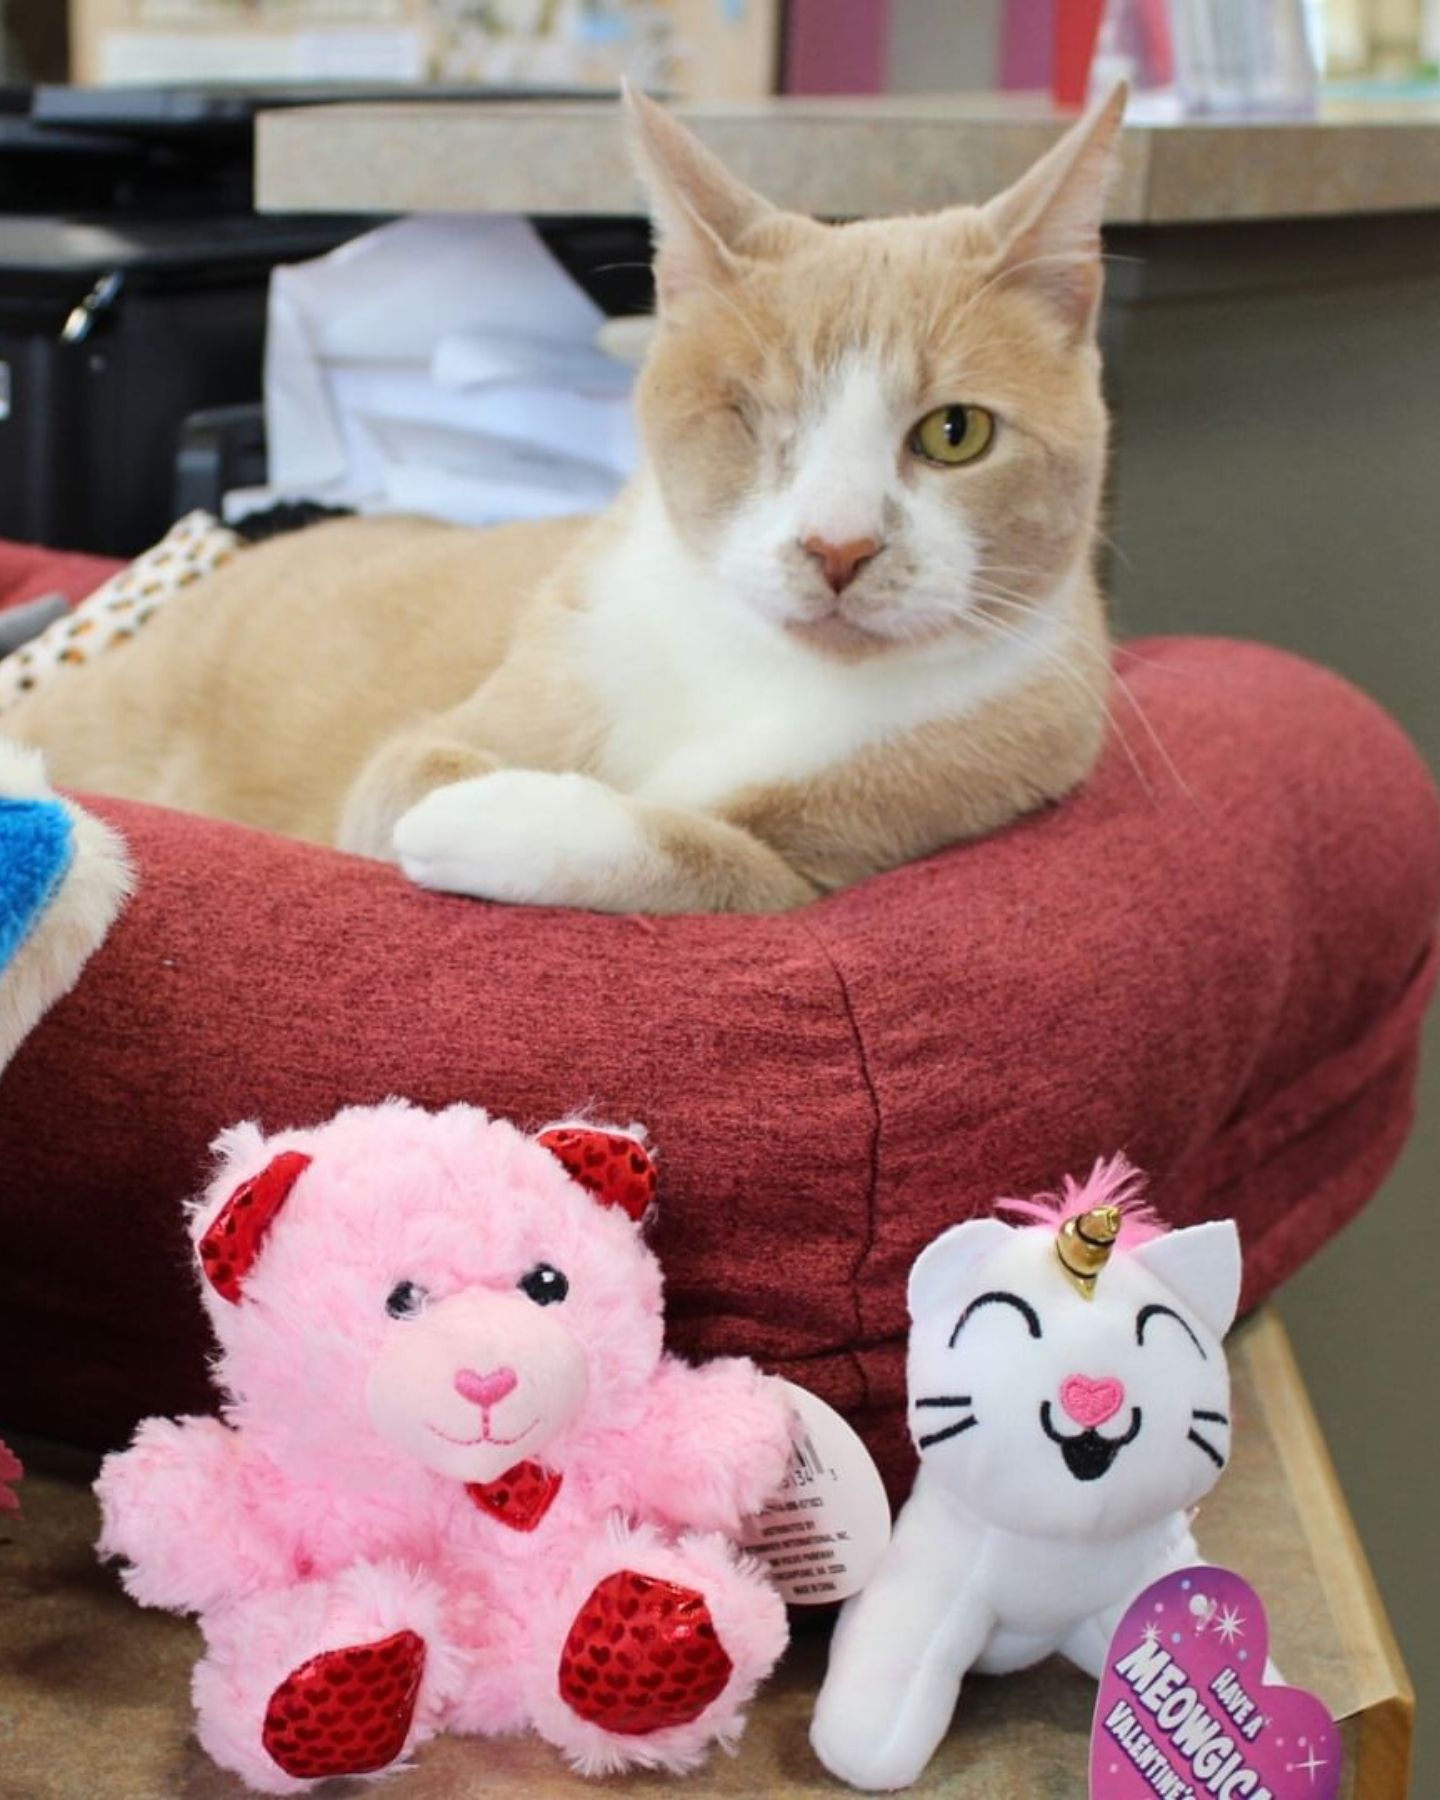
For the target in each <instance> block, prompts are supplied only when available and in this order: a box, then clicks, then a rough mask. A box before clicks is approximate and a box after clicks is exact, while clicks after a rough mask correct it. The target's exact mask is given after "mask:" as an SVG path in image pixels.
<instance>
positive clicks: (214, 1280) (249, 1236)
mask: <svg viewBox="0 0 1440 1800" xmlns="http://www.w3.org/2000/svg"><path fill="white" fill-rule="evenodd" d="M311 1160H312V1159H311V1158H310V1157H308V1156H306V1155H305V1154H304V1153H303V1152H302V1151H299V1150H285V1151H282V1152H281V1154H280V1155H279V1156H277V1157H276V1158H275V1159H274V1160H273V1161H272V1162H268V1163H267V1164H266V1165H265V1167H264V1168H263V1169H262V1170H261V1171H260V1173H259V1174H258V1175H252V1176H251V1177H250V1179H249V1180H248V1181H244V1182H241V1184H240V1186H239V1187H238V1188H236V1190H235V1192H234V1193H233V1194H232V1195H231V1196H230V1198H229V1199H228V1200H227V1201H226V1202H225V1204H224V1205H223V1206H222V1207H221V1208H220V1210H219V1212H218V1213H216V1215H215V1217H214V1218H213V1219H212V1220H211V1222H210V1225H209V1228H208V1229H207V1230H206V1232H205V1235H204V1237H202V1238H201V1240H200V1243H199V1246H198V1248H199V1252H200V1267H201V1268H202V1269H203V1270H204V1271H205V1279H206V1280H207V1281H208V1282H209V1283H210V1285H211V1287H213V1288H214V1290H215V1292H216V1293H217V1294H219V1295H221V1296H222V1297H223V1298H224V1299H226V1300H228V1301H230V1303H231V1304H232V1305H234V1306H238V1305H239V1304H240V1289H241V1286H242V1284H243V1282H244V1280H245V1277H246V1276H247V1275H248V1274H249V1273H250V1270H251V1269H252V1268H253V1266H254V1263H255V1258H256V1257H257V1256H258V1255H259V1254H260V1246H261V1244H263V1243H264V1241H265V1233H266V1232H267V1231H269V1229H270V1226H271V1224H272V1223H273V1222H274V1218H275V1215H276V1213H278V1212H279V1210H280V1208H281V1207H282V1206H283V1205H284V1204H285V1202H286V1200H288V1199H289V1197H290V1190H291V1188H293V1187H294V1185H295V1183H296V1182H297V1181H298V1180H299V1179H300V1177H301V1176H302V1175H303V1174H304V1173H305V1171H306V1169H308V1168H309V1167H310V1163H311Z"/></svg>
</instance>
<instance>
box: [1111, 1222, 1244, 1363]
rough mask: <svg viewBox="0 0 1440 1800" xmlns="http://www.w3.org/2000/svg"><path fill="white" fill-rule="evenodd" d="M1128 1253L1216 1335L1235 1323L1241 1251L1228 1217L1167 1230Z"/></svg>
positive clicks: (1221, 1334) (1235, 1232) (1222, 1333)
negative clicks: (1180, 1228)
mask: <svg viewBox="0 0 1440 1800" xmlns="http://www.w3.org/2000/svg"><path fill="white" fill-rule="evenodd" d="M1129 1254H1130V1260H1131V1261H1132V1262H1134V1263H1138V1264H1139V1265H1140V1267H1141V1268H1143V1269H1144V1270H1145V1271H1146V1272H1147V1273H1148V1274H1150V1275H1153V1276H1154V1277H1155V1279H1156V1281H1158V1282H1160V1283H1161V1285H1162V1286H1164V1287H1167V1288H1168V1289H1169V1290H1170V1292H1171V1293H1172V1294H1174V1296H1175V1297H1176V1299H1177V1300H1179V1301H1180V1303H1181V1304H1182V1305H1183V1306H1188V1307H1189V1309H1190V1311H1191V1312H1192V1313H1194V1315H1195V1316H1196V1318H1197V1319H1199V1320H1200V1321H1201V1323H1202V1324H1204V1325H1208V1326H1209V1328H1210V1330H1211V1331H1212V1332H1214V1334H1215V1336H1216V1337H1217V1338H1223V1337H1224V1335H1225V1333H1226V1332H1227V1331H1228V1330H1229V1329H1230V1327H1231V1326H1232V1325H1233V1324H1234V1322H1235V1313H1236V1310H1237V1309H1238V1307H1239V1305H1240V1276H1241V1255H1240V1233H1239V1232H1238V1231H1237V1230H1236V1228H1235V1223H1234V1221H1233V1220H1231V1219H1217V1220H1215V1221H1214V1222H1213V1223H1211V1224H1209V1225H1191V1226H1188V1227H1187V1228H1186V1229H1185V1230H1184V1231H1167V1232H1165V1233H1164V1234H1163V1235H1162V1236H1161V1237H1155V1238H1150V1239H1149V1240H1148V1241H1147V1242H1146V1243H1143V1244H1139V1245H1137V1246H1136V1248H1135V1249H1134V1250H1132V1251H1131V1252H1130V1253H1129Z"/></svg>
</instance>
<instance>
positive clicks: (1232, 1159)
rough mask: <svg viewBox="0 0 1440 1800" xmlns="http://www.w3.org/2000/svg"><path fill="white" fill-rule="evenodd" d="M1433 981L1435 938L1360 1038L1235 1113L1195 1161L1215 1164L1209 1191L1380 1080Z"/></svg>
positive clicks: (1413, 1026) (1439, 968)
mask: <svg viewBox="0 0 1440 1800" xmlns="http://www.w3.org/2000/svg"><path fill="white" fill-rule="evenodd" d="M1437 978H1440V940H1437V939H1436V938H1434V937H1432V938H1431V939H1430V941H1429V943H1428V944H1427V946H1426V948H1425V949H1424V950H1423V951H1422V952H1421V954H1420V956H1419V958H1418V959H1417V962H1416V963H1415V964H1414V965H1413V966H1412V967H1411V969H1410V970H1409V972H1408V973H1407V975H1406V977H1405V980H1404V983H1403V984H1402V986H1401V987H1400V988H1399V990H1398V991H1397V993H1396V995H1395V997H1394V999H1393V1000H1392V1001H1391V1002H1390V1004H1389V1005H1388V1006H1387V1007H1386V1008H1385V1010H1384V1012H1383V1013H1382V1014H1381V1015H1380V1016H1379V1017H1378V1018H1375V1019H1373V1020H1372V1021H1371V1023H1370V1025H1369V1027H1368V1029H1367V1030H1365V1031H1364V1032H1363V1033H1362V1035H1361V1036H1360V1037H1358V1038H1353V1039H1352V1040H1351V1041H1350V1042H1349V1043H1348V1044H1344V1045H1342V1046H1341V1047H1340V1048H1339V1049H1337V1050H1332V1051H1331V1053H1330V1054H1329V1055H1328V1056H1326V1057H1322V1058H1321V1060H1320V1061H1319V1062H1317V1063H1312V1064H1311V1065H1310V1067H1309V1068H1308V1069H1306V1070H1304V1071H1303V1072H1302V1073H1301V1074H1300V1075H1299V1076H1297V1077H1295V1078H1294V1079H1292V1080H1290V1081H1288V1082H1287V1083H1286V1084H1285V1085H1284V1087H1281V1088H1278V1089H1277V1090H1276V1091H1275V1092H1274V1093H1272V1094H1270V1095H1268V1096H1267V1098H1266V1099H1265V1100H1264V1101H1263V1102H1262V1103H1261V1105H1260V1106H1259V1108H1258V1109H1257V1110H1256V1111H1254V1112H1244V1113H1240V1114H1233V1113H1232V1114H1231V1116H1230V1117H1229V1118H1227V1119H1226V1120H1225V1121H1224V1122H1223V1123H1222V1124H1221V1125H1220V1126H1219V1127H1218V1128H1217V1129H1216V1130H1215V1131H1214V1132H1213V1133H1212V1134H1211V1135H1210V1137H1209V1138H1208V1140H1207V1141H1206V1143H1205V1144H1204V1146H1203V1147H1202V1149H1201V1150H1200V1152H1199V1154H1198V1156H1197V1157H1196V1164H1197V1166H1198V1168H1199V1169H1200V1170H1201V1171H1204V1170H1205V1168H1206V1166H1207V1164H1210V1165H1213V1173H1212V1175H1211V1177H1210V1179H1209V1180H1208V1181H1206V1183H1205V1185H1206V1189H1207V1192H1213V1191H1214V1190H1215V1189H1216V1187H1217V1186H1218V1187H1224V1186H1225V1185H1227V1184H1228V1183H1229V1182H1231V1181H1234V1180H1237V1179H1239V1178H1241V1177H1242V1176H1247V1175H1249V1174H1251V1173H1253V1172H1254V1170H1255V1169H1257V1168H1263V1167H1264V1165H1265V1164H1266V1163H1267V1162H1269V1161H1270V1159H1271V1158H1272V1157H1274V1156H1279V1155H1282V1154H1283V1153H1284V1152H1285V1151H1286V1150H1287V1149H1288V1148H1289V1147H1290V1146H1291V1145H1292V1144H1294V1143H1297V1142H1298V1141H1300V1139H1302V1138H1304V1137H1305V1136H1306V1135H1307V1134H1308V1133H1309V1132H1311V1131H1312V1130H1316V1129H1318V1128H1320V1127H1322V1126H1323V1125H1324V1124H1325V1123H1326V1122H1327V1121H1328V1120H1329V1119H1330V1118H1331V1117H1332V1116H1333V1115H1334V1114H1335V1113H1336V1112H1337V1111H1339V1110H1340V1109H1341V1108H1342V1107H1345V1106H1348V1105H1349V1104H1350V1102H1351V1101H1352V1100H1354V1099H1356V1098H1358V1096H1359V1095H1361V1094H1363V1093H1364V1091H1365V1090H1366V1089H1367V1088H1368V1087H1369V1086H1370V1085H1371V1083H1372V1082H1374V1081H1376V1080H1377V1079H1380V1078H1382V1077H1383V1076H1384V1075H1385V1073H1386V1072H1387V1071H1388V1070H1389V1068H1390V1067H1391V1066H1392V1064H1393V1063H1394V1061H1395V1058H1396V1057H1397V1056H1398V1055H1399V1054H1401V1053H1402V1052H1403V1051H1404V1049H1405V1048H1406V1046H1407V1045H1408V1044H1409V1043H1410V1042H1411V1041H1412V1040H1413V1039H1414V1037H1415V1036H1416V1034H1417V1033H1418V1032H1419V1031H1420V1029H1421V1027H1422V1025H1423V1023H1424V1018H1425V1013H1426V1011H1427V1009H1428V1007H1429V1003H1430V1000H1431V997H1432V995H1433V993H1434V991H1435V987H1436V983H1437ZM1317 1086H1318V1087H1319V1089H1320V1094H1319V1098H1318V1100H1317V1099H1316V1098H1315V1090H1316V1088H1317Z"/></svg>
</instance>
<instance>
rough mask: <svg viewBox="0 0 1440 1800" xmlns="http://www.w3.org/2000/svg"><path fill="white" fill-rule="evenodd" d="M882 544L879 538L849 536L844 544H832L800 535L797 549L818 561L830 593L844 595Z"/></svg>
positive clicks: (878, 552) (823, 539)
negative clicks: (801, 537)
mask: <svg viewBox="0 0 1440 1800" xmlns="http://www.w3.org/2000/svg"><path fill="white" fill-rule="evenodd" d="M883 547H884V546H883V545H882V544H881V542H880V539H879V538H873V537H863V538H850V539H848V540H847V541H846V542H845V543H843V544H832V543H831V542H830V541H829V539H828V538H822V537H807V538H803V539H802V540H801V543H800V548H801V549H802V550H803V551H804V552H805V554H806V555H807V556H813V557H814V559H815V561H816V562H817V563H819V565H820V569H821V573H822V574H823V575H824V577H825V580H826V582H827V584H828V585H829V588H830V592H831V593H832V594H843V593H844V592H845V590H846V588H847V587H849V585H850V583H851V582H852V581H853V580H854V579H855V577H856V576H857V575H858V574H859V573H860V571H861V569H862V568H864V566H865V564H866V563H867V562H871V561H873V560H874V558H875V557H877V556H878V555H879V554H880V552H881V550H882V548H883Z"/></svg>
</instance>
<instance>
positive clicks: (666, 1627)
mask: <svg viewBox="0 0 1440 1800" xmlns="http://www.w3.org/2000/svg"><path fill="white" fill-rule="evenodd" d="M733 1667H734V1665H733V1664H732V1663H731V1661H730V1658H729V1656H728V1655H727V1654H726V1652H725V1647H724V1645H723V1644H722V1643H721V1642H720V1638H719V1634H718V1633H717V1632H716V1630H715V1621H714V1620H713V1619H712V1618H711V1617H710V1608H709V1607H708V1606H707V1605H706V1603H705V1596H704V1595H703V1594H700V1593H697V1592H696V1590H695V1589H694V1588H688V1587H681V1586H679V1585H678V1584H677V1583H675V1582H673V1581H657V1580H656V1579H655V1578H654V1577H653V1576H650V1575H637V1574H636V1573H635V1572H634V1570H633V1569H621V1570H620V1571H619V1572H618V1574H615V1575H610V1576H607V1578H606V1579H605V1580H604V1581H602V1582H601V1583H600V1585H599V1586H598V1587H597V1588H596V1589H595V1590H594V1592H593V1593H592V1594H591V1595H590V1598H589V1599H588V1600H587V1601H586V1602H585V1604H584V1606H582V1607H581V1609H580V1614H579V1617H578V1618H577V1619H576V1620H575V1623H574V1624H573V1625H572V1626H571V1627H570V1635H569V1637H567V1638H566V1640H565V1648H564V1649H563V1650H562V1651H561V1653H560V1697H561V1699H562V1700H564V1701H565V1702H566V1704H567V1705H568V1706H569V1707H570V1708H571V1709H572V1711H574V1712H576V1713H578V1714H579V1715H580V1717H581V1718H582V1719H585V1720H588V1721H589V1722H590V1723H591V1724H592V1725H601V1726H603V1727H604V1728H605V1730H607V1731H614V1732H618V1733H620V1734H621V1735H623V1736H626V1737H641V1736H643V1735H644V1734H645V1733H646V1732H650V1731H662V1730H663V1729H664V1728H665V1727H666V1726H667V1725H688V1724H689V1723H690V1722H691V1720H692V1719H698V1718H699V1717H700V1714H701V1713H702V1712H704V1710H705V1708H706V1707H707V1706H710V1705H711V1704H713V1702H715V1701H716V1700H718V1699H719V1698H720V1696H721V1694H723V1693H724V1691H725V1686H726V1683H727V1682H728V1681H729V1679H730V1673H731V1670H732V1668H733Z"/></svg>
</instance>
